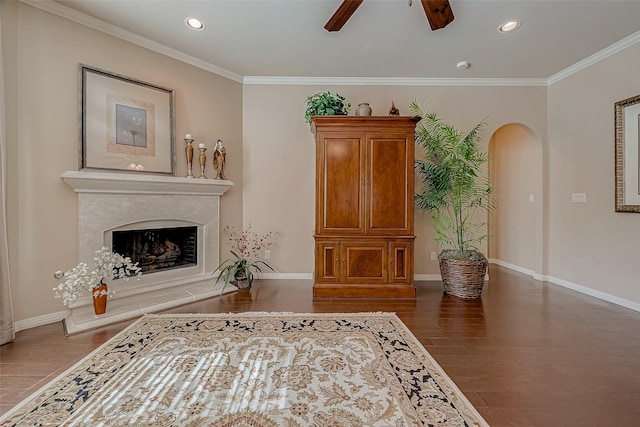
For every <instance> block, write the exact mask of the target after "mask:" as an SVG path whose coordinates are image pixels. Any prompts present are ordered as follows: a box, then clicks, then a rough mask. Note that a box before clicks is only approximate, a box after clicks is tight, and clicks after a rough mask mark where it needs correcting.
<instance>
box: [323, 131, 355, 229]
mask: <svg viewBox="0 0 640 427" xmlns="http://www.w3.org/2000/svg"><path fill="white" fill-rule="evenodd" d="M364 149H365V144H364V136H363V135H362V134H354V133H351V134H349V133H346V134H336V133H329V134H320V135H318V144H317V150H318V152H317V164H316V168H317V177H316V179H318V180H319V182H317V187H318V189H319V191H318V194H317V200H316V203H317V207H318V209H317V211H316V215H318V217H317V218H316V224H318V225H319V229H318V230H316V232H317V233H319V234H345V233H346V234H362V233H364V227H365V225H364V189H363V185H364V167H365V164H364V159H365V155H364Z"/></svg>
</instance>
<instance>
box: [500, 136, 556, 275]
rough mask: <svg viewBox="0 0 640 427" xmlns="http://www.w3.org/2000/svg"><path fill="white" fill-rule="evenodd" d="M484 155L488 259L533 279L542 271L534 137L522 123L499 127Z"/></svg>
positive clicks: (538, 154) (539, 163)
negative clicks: (493, 204) (490, 204)
mask: <svg viewBox="0 0 640 427" xmlns="http://www.w3.org/2000/svg"><path fill="white" fill-rule="evenodd" d="M489 159H490V160H489V170H490V179H491V182H492V184H493V185H494V186H495V187H496V189H497V192H496V194H497V198H498V208H497V209H496V211H494V212H492V213H491V214H490V216H489V243H488V253H489V259H490V260H491V262H493V263H496V264H499V265H503V266H505V267H508V268H511V269H514V270H517V271H520V272H522V273H525V274H528V275H530V276H533V277H534V278H538V279H539V278H541V277H542V275H543V274H544V256H543V254H544V252H543V251H544V233H543V212H544V211H543V202H544V195H543V188H544V187H543V178H542V177H543V173H542V171H543V156H542V143H541V141H540V138H539V136H538V135H537V134H536V133H535V132H534V131H533V130H532V129H531V128H529V127H527V126H525V125H522V124H517V123H510V124H506V125H503V126H501V127H500V128H498V129H497V130H496V131H495V132H494V133H493V135H492V136H491V139H490V141H489Z"/></svg>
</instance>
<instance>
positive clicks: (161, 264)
mask: <svg viewBox="0 0 640 427" xmlns="http://www.w3.org/2000/svg"><path fill="white" fill-rule="evenodd" d="M111 237H112V250H113V251H114V252H117V253H119V254H121V255H123V256H127V257H130V258H131V260H132V261H133V262H137V263H138V267H140V268H141V269H142V274H146V273H157V272H160V271H163V270H170V269H175V268H184V267H191V266H195V265H197V264H198V227H171V228H158V229H149V228H148V229H143V230H124V231H114V232H113V233H112V236H111Z"/></svg>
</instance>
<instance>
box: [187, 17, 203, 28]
mask: <svg viewBox="0 0 640 427" xmlns="http://www.w3.org/2000/svg"><path fill="white" fill-rule="evenodd" d="M184 22H185V24H187V27H189V28H191V29H192V30H196V31H202V30H204V22H202V21H201V20H199V19H198V18H187V19H185V20H184Z"/></svg>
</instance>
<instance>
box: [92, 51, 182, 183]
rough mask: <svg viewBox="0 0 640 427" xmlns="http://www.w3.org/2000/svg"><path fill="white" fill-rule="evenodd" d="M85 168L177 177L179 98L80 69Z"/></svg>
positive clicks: (138, 83)
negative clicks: (176, 108) (176, 119)
mask: <svg viewBox="0 0 640 427" xmlns="http://www.w3.org/2000/svg"><path fill="white" fill-rule="evenodd" d="M80 81H81V86H82V89H81V91H82V99H81V104H82V105H81V108H80V111H81V115H82V118H81V122H82V123H81V145H82V163H81V169H106V170H111V171H131V172H134V171H135V172H147V173H162V174H171V175H173V173H174V166H175V154H174V153H175V149H174V144H175V114H174V106H173V103H174V93H173V90H171V89H166V88H162V87H159V86H156V85H153V84H150V83H145V82H141V81H138V80H134V79H131V78H128V77H123V76H120V75H117V74H113V73H109V72H107V71H103V70H98V69H96V68H91V67H87V66H85V65H82V64H80Z"/></svg>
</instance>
